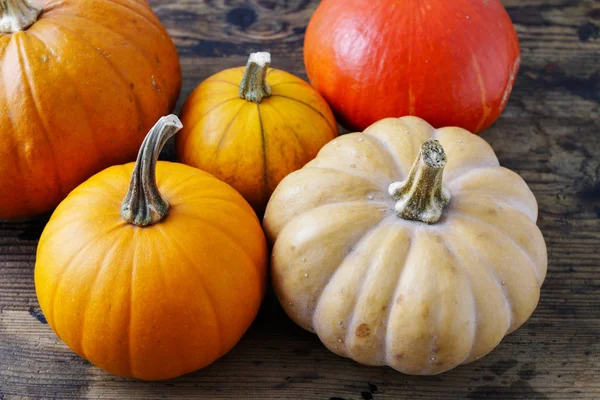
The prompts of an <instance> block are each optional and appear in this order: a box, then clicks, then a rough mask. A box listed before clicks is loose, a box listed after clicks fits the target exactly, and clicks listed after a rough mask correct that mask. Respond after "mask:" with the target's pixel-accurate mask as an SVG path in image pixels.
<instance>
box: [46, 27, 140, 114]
mask: <svg viewBox="0 0 600 400" xmlns="http://www.w3.org/2000/svg"><path fill="white" fill-rule="evenodd" d="M46 21H47V22H49V23H50V24H51V25H54V26H55V27H57V28H58V30H59V31H61V32H62V33H63V34H65V33H68V34H70V35H72V36H74V37H75V38H77V39H78V40H79V41H80V42H81V43H83V44H85V45H86V46H88V47H89V48H90V49H92V53H94V54H96V55H97V57H98V58H99V59H101V60H104V62H105V64H106V65H107V66H108V67H109V68H110V69H111V70H112V71H113V72H114V73H115V75H116V76H117V77H119V78H120V79H119V80H120V81H121V82H122V83H123V85H124V87H126V91H128V90H130V86H129V81H128V80H127V79H125V76H124V75H123V73H122V72H121V71H120V70H119V69H118V68H117V67H116V66H115V65H114V64H113V63H112V62H111V61H110V60H109V59H108V58H106V57H104V56H103V55H102V54H100V53H99V52H98V51H97V50H96V47H94V46H93V45H92V44H91V43H90V42H88V41H87V40H86V39H85V38H83V37H82V36H81V35H80V34H79V33H77V32H75V31H73V30H72V29H70V28H67V27H65V26H64V25H62V24H59V23H57V22H56V21H54V20H52V21H48V20H46ZM65 36H68V35H65ZM132 47H133V46H132ZM133 99H134V104H135V110H136V114H137V120H138V121H139V124H142V123H143V122H144V121H143V119H142V118H143V116H142V113H141V109H142V108H141V106H140V102H139V99H138V96H137V95H136V92H135V91H133Z"/></svg>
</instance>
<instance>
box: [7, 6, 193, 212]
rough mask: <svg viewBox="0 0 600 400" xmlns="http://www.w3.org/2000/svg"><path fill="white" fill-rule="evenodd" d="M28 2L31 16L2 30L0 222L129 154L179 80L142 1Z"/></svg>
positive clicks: (172, 98)
mask: <svg viewBox="0 0 600 400" xmlns="http://www.w3.org/2000/svg"><path fill="white" fill-rule="evenodd" d="M13 1H15V0H13ZM19 1H22V0H19ZM35 2H36V3H38V4H40V5H41V6H42V7H43V12H42V14H41V16H40V17H39V20H38V21H37V22H35V23H34V24H33V25H32V26H31V27H30V28H28V29H26V30H25V31H20V32H17V33H12V34H3V33H0V65H1V72H2V75H3V77H2V78H0V93H1V95H0V132H2V134H1V135H0V193H2V195H1V196H0V219H16V218H25V217H30V216H33V215H36V214H39V213H42V212H45V211H48V210H50V209H52V208H53V207H55V206H56V205H57V204H58V203H59V202H60V201H61V200H62V199H64V198H65V197H66V195H67V194H68V193H69V192H70V191H71V190H72V189H74V188H75V187H76V186H77V185H78V184H80V183H81V182H83V181H84V180H86V179H87V178H89V177H90V176H92V175H93V174H95V173H97V172H99V171H101V170H102V169H104V168H106V167H108V166H111V165H115V164H123V163H125V162H129V161H132V160H134V159H135V155H136V153H137V150H138V149H139V146H140V144H141V143H142V140H143V139H144V136H145V134H146V133H147V132H148V129H149V128H150V127H151V126H152V124H154V122H156V120H157V119H158V118H159V117H160V116H162V115H165V114H168V112H170V111H171V110H172V109H173V107H174V106H175V102H176V101H177V97H178V95H179V90H180V87H181V70H180V66H179V59H178V55H177V50H176V49H175V46H174V44H173V42H172V40H171V38H170V37H169V35H168V34H167V31H166V30H165V29H164V28H163V27H162V26H161V24H160V22H159V20H158V18H157V17H156V15H155V14H154V13H153V12H152V10H151V9H150V7H149V6H148V4H147V3H146V2H145V1H144V0H111V1H103V0H62V1H56V0H43V1H42V0H36V1H35Z"/></svg>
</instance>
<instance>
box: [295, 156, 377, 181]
mask: <svg viewBox="0 0 600 400" xmlns="http://www.w3.org/2000/svg"><path fill="white" fill-rule="evenodd" d="M315 160H316V159H315ZM313 161H314V160H313ZM304 168H306V169H323V170H329V171H336V172H339V173H342V174H346V175H350V176H354V177H356V178H360V179H363V180H365V181H367V182H369V183H370V184H372V185H374V186H377V187H380V186H381V185H380V182H375V181H372V180H370V179H369V178H367V177H366V176H362V175H358V174H351V173H349V172H348V171H344V170H343V169H341V168H333V167H321V166H319V165H317V166H313V165H311V163H310V162H309V163H308V164H306V165H305V167H304Z"/></svg>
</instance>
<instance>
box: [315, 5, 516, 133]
mask: <svg viewBox="0 0 600 400" xmlns="http://www.w3.org/2000/svg"><path fill="white" fill-rule="evenodd" d="M304 61H305V65H306V71H307V74H308V77H309V79H310V82H311V84H312V85H313V86H315V87H316V88H317V89H318V90H319V92H320V93H321V94H322V95H323V96H324V97H325V99H326V100H327V101H328V103H329V104H330V105H331V107H332V108H333V110H334V112H335V113H336V116H337V117H338V119H339V120H340V122H341V123H342V125H344V126H345V127H347V128H348V129H351V130H355V131H362V130H364V129H365V128H367V127H368V126H370V125H371V124H373V123H375V122H376V121H378V120H381V119H383V118H386V117H402V116H405V115H416V116H418V117H420V118H423V119H425V120H427V121H428V122H429V123H430V124H432V125H433V126H435V127H437V128H440V127H442V126H459V127H462V128H465V129H467V130H469V131H471V132H474V133H478V132H481V131H482V130H484V129H486V128H487V127H489V126H490V125H491V124H492V123H493V122H494V121H495V120H496V119H497V118H498V116H499V115H500V113H501V112H502V111H503V110H504V108H505V106H506V103H507V100H508V97H509V95H510V92H511V90H512V87H513V83H514V80H515V76H516V74H517V71H518V69H519V65H520V48H519V40H518V37H517V34H516V32H515V29H514V27H513V25H512V22H511V20H510V17H509V16H508V14H507V12H506V10H505V9H504V7H503V6H502V4H501V3H500V1H499V0H452V1H450V0H380V1H377V2H375V4H374V3H373V1H369V0H345V1H338V0H324V1H322V2H321V3H320V5H319V7H318V8H317V10H316V12H315V13H314V15H313V17H312V19H311V21H310V23H309V24H308V28H307V31H306V38H305V43H304Z"/></svg>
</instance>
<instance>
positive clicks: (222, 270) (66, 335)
mask: <svg viewBox="0 0 600 400" xmlns="http://www.w3.org/2000/svg"><path fill="white" fill-rule="evenodd" d="M133 165H134V164H133V163H131V164H127V165H124V166H115V167H111V168H109V169H107V170H105V171H103V172H101V173H99V174H97V175H95V176H93V177H92V178H90V179H89V180H88V181H86V182H85V183H83V184H82V185H80V186H79V187H78V188H77V189H75V190H74V191H73V192H72V193H71V194H70V195H69V196H68V197H67V198H66V199H65V200H64V201H63V202H62V203H61V204H60V205H59V206H58V208H57V209H56V210H55V212H54V214H53V215H52V218H51V219H50V222H49V223H48V225H47V227H46V229H45V230H44V232H43V234H42V237H41V239H40V242H39V247H38V252H37V261H36V266H35V286H36V291H37V296H38V300H39V303H40V306H41V308H42V311H43V312H44V315H45V316H46V318H47V320H48V323H49V324H50V326H51V327H52V329H54V331H55V332H56V334H57V335H58V336H59V337H60V338H61V339H62V340H63V341H64V342H65V343H66V344H67V345H68V346H69V347H70V348H71V349H73V350H74V351H75V352H76V353H77V354H79V355H80V356H82V357H84V358H86V359H88V360H89V361H91V362H92V363H94V364H96V365H97V366H99V367H100V368H102V369H105V370H107V371H109V372H111V373H113V374H116V375H121V376H127V377H136V378H140V379H144V380H161V379H168V378H173V377H176V376H179V375H182V374H185V373H188V372H191V371H194V370H197V369H199V368H202V367H204V366H206V365H208V364H210V363H211V362H213V361H214V360H216V359H217V358H219V357H221V356H222V355H224V354H225V353H226V352H228V351H229V350H230V349H231V348H232V347H233V346H234V345H235V344H236V343H237V342H238V341H239V339H240V338H241V337H242V335H243V334H244V332H245V331H246V330H247V328H248V327H249V326H250V324H251V323H252V321H253V320H254V318H255V316H256V313H257V312H258V309H259V306H260V302H261V299H262V297H263V294H264V291H265V287H266V277H267V273H266V264H267V249H266V242H265V237H264V234H263V232H262V230H261V227H260V223H259V221H258V219H257V217H256V215H255V214H254V212H253V210H252V208H251V207H250V206H249V205H248V203H247V202H246V201H245V200H244V199H243V198H242V196H240V195H239V194H238V193H237V192H236V191H235V190H234V189H232V188H231V187H230V186H229V185H227V184H225V183H223V182H221V181H219V180H218V179H216V178H215V177H213V176H212V175H209V174H207V173H205V172H203V171H200V170H197V169H195V168H191V167H188V166H186V165H182V164H175V163H168V162H159V163H158V166H157V171H156V175H157V181H158V188H159V190H160V191H161V193H162V194H163V196H164V197H165V198H166V199H167V200H168V201H169V203H170V208H169V213H168V215H167V217H166V218H165V219H164V220H163V221H161V222H160V223H158V224H156V225H153V226H150V227H145V228H139V227H135V226H133V225H129V224H127V223H125V222H124V221H123V220H122V219H121V216H120V208H121V201H122V200H123V198H124V197H125V194H126V192H127V190H128V187H129V179H130V177H131V173H132V170H133Z"/></svg>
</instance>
